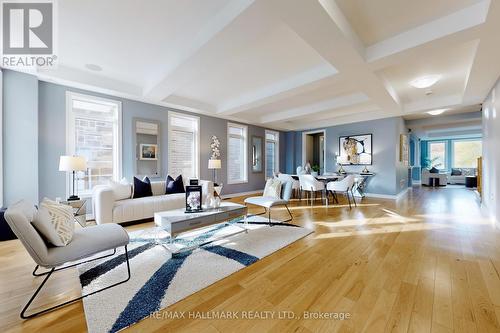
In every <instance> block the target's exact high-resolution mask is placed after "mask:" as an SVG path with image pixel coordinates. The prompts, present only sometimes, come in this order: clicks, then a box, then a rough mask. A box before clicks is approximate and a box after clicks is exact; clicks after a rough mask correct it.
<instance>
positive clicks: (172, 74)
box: [143, 0, 265, 100]
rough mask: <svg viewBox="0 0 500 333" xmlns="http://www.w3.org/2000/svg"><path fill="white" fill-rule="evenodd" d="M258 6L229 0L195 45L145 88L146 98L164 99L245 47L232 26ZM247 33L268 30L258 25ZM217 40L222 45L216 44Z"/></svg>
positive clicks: (250, 1) (247, 0) (249, 1)
mask: <svg viewBox="0 0 500 333" xmlns="http://www.w3.org/2000/svg"><path fill="white" fill-rule="evenodd" d="M255 5H256V1H255V0H240V1H229V3H228V5H226V6H225V7H224V8H223V9H222V10H221V11H220V12H219V13H217V15H215V16H214V17H213V18H212V19H211V20H210V22H209V23H207V24H206V25H205V26H204V27H203V28H202V29H200V33H199V34H198V35H197V36H196V38H195V39H194V40H193V41H192V42H189V44H187V45H186V47H184V48H182V49H180V50H179V58H178V60H177V61H176V62H174V63H173V64H169V67H167V68H165V69H164V70H163V71H160V73H159V75H158V76H157V77H156V78H154V79H153V80H152V81H151V82H150V83H149V84H148V85H147V86H146V87H145V89H144V91H143V96H144V97H147V98H152V99H156V100H164V99H165V98H167V97H168V96H170V95H171V94H172V93H173V92H174V91H175V90H176V89H177V88H178V87H180V86H181V85H183V84H185V83H187V82H188V81H189V80H190V79H191V78H192V77H194V75H196V74H199V73H200V72H203V70H204V69H205V68H206V67H207V66H209V65H210V63H211V62H212V60H215V59H216V58H218V57H220V55H221V54H225V53H227V52H229V51H230V50H234V49H238V48H239V47H243V46H244V43H245V41H244V40H242V39H241V38H238V35H239V33H238V29H228V27H229V26H230V25H232V24H233V23H234V21H235V20H236V19H237V18H238V17H240V16H241V15H242V14H243V13H245V12H246V11H247V10H249V8H251V7H252V6H255ZM247 30H248V31H249V32H252V33H253V34H261V33H264V31H265V29H263V28H262V29H260V28H259V25H258V24H257V25H252V28H251V29H250V28H248V29H247ZM214 41H220V42H221V43H214ZM216 45H224V47H216Z"/></svg>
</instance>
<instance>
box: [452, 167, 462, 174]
mask: <svg viewBox="0 0 500 333" xmlns="http://www.w3.org/2000/svg"><path fill="white" fill-rule="evenodd" d="M451 175H452V176H461V175H462V169H455V168H452V169H451Z"/></svg>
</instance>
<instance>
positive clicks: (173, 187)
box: [165, 175, 186, 194]
mask: <svg viewBox="0 0 500 333" xmlns="http://www.w3.org/2000/svg"><path fill="white" fill-rule="evenodd" d="M185 192H186V191H185V190H184V182H183V181H182V175H179V176H177V178H175V180H174V179H173V178H172V177H171V176H170V175H168V177H167V188H166V189H165V194H174V193H185Z"/></svg>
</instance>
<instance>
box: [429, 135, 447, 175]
mask: <svg viewBox="0 0 500 333" xmlns="http://www.w3.org/2000/svg"><path fill="white" fill-rule="evenodd" d="M429 158H430V159H431V160H432V161H433V162H432V166H436V168H437V169H446V168H447V166H446V142H444V141H436V142H429ZM434 159H435V160H434Z"/></svg>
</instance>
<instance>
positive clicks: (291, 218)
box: [268, 205, 293, 227]
mask: <svg viewBox="0 0 500 333" xmlns="http://www.w3.org/2000/svg"><path fill="white" fill-rule="evenodd" d="M284 206H285V208H286V210H287V211H288V215H289V216H290V217H289V218H288V219H286V220H283V221H278V223H287V222H290V221H291V220H293V215H292V213H291V212H290V209H289V208H288V205H284ZM268 221H269V225H270V226H271V227H272V226H273V225H275V224H276V223H273V222H271V208H269V218H268Z"/></svg>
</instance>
